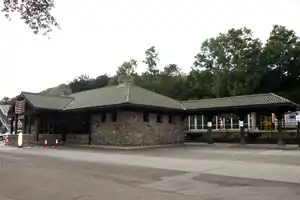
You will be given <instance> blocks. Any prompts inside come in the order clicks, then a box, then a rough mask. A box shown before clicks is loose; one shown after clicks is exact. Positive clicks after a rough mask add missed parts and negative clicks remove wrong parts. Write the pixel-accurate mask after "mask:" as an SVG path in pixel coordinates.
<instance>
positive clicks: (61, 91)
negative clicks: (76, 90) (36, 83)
mask: <svg viewBox="0 0 300 200" xmlns="http://www.w3.org/2000/svg"><path fill="white" fill-rule="evenodd" d="M40 93H41V94H47V95H51V96H66V95H70V94H71V93H72V90H71V88H70V87H69V86H68V85H66V84H61V85H59V86H57V87H52V88H48V89H46V90H44V91H42V92H40Z"/></svg>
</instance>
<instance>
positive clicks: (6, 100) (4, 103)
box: [0, 97, 11, 105]
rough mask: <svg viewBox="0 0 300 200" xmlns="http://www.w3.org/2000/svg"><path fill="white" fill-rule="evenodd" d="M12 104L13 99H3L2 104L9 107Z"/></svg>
mask: <svg viewBox="0 0 300 200" xmlns="http://www.w3.org/2000/svg"><path fill="white" fill-rule="evenodd" d="M10 102H11V99H10V98H9V97H3V99H2V100H1V102H0V104H3V105H9V104H10Z"/></svg>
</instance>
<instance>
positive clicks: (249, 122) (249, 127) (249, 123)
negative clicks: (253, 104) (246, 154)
mask: <svg viewBox="0 0 300 200" xmlns="http://www.w3.org/2000/svg"><path fill="white" fill-rule="evenodd" d="M250 118H251V117H250V114H247V124H248V127H247V128H248V131H249V130H250V129H251V128H252V127H251V120H250Z"/></svg>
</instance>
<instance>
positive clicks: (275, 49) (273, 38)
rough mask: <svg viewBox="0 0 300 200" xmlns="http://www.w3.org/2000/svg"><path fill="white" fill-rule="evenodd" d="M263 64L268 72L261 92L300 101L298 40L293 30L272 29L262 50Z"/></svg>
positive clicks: (299, 45)
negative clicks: (274, 93)
mask: <svg viewBox="0 0 300 200" xmlns="http://www.w3.org/2000/svg"><path fill="white" fill-rule="evenodd" d="M264 63H265V65H267V67H268V68H267V69H268V71H267V74H266V75H265V78H264V79H263V81H262V84H261V85H262V90H263V91H264V92H265V91H272V92H277V93H280V94H281V95H283V96H286V97H287V98H290V99H294V100H296V101H300V95H299V92H300V91H299V87H300V38H299V37H298V36H297V35H296V33H295V32H294V31H293V30H289V29H287V28H286V27H284V26H278V25H275V26H274V27H273V30H272V31H271V33H270V37H269V38H268V40H267V43H266V45H265V48H264ZM274 80H276V81H274Z"/></svg>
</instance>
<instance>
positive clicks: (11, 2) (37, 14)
mask: <svg viewBox="0 0 300 200" xmlns="http://www.w3.org/2000/svg"><path fill="white" fill-rule="evenodd" d="M3 4H4V8H3V9H2V12H4V14H5V16H6V17H7V18H8V19H11V15H12V13H15V12H18V13H19V14H20V16H21V19H22V20H24V22H25V24H27V25H28V26H29V28H31V29H32V30H33V32H34V33H35V34H37V33H39V32H42V33H43V34H44V35H47V34H48V33H49V32H50V31H52V29H53V27H58V28H59V24H58V22H57V21H56V19H55V17H54V16H52V15H51V13H50V12H51V10H52V9H53V8H54V0H3Z"/></svg>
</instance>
